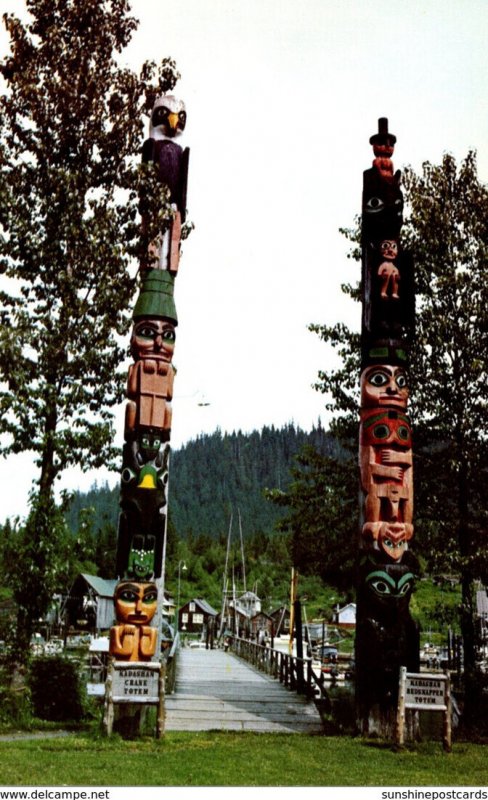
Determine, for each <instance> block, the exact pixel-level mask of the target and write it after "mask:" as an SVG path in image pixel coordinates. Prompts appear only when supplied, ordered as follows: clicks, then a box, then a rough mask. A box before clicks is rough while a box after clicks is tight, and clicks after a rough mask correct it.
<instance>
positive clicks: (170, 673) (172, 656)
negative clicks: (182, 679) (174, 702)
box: [165, 632, 180, 694]
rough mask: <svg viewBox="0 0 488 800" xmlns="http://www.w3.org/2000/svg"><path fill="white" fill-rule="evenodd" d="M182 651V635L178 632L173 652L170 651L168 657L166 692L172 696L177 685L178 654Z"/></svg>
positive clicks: (172, 646)
mask: <svg viewBox="0 0 488 800" xmlns="http://www.w3.org/2000/svg"><path fill="white" fill-rule="evenodd" d="M179 650H180V634H179V633H178V632H176V635H175V638H174V639H173V642H172V645H171V650H170V651H169V653H168V655H167V657H166V681H165V692H166V694H172V692H174V690H175V684H176V669H177V666H178V653H179Z"/></svg>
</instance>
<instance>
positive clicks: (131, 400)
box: [125, 358, 174, 441]
mask: <svg viewBox="0 0 488 800" xmlns="http://www.w3.org/2000/svg"><path fill="white" fill-rule="evenodd" d="M173 381H174V370H173V367H172V366H171V364H168V363H166V362H165V361H161V360H159V359H152V358H145V359H143V360H141V361H136V363H135V364H132V365H131V366H130V367H129V375H128V379H127V397H128V402H127V406H126V415H125V438H126V439H128V438H129V437H130V435H131V433H133V432H134V431H135V430H141V429H142V428H157V429H158V430H160V431H161V436H162V438H163V440H164V441H168V439H169V437H170V433H171V416H172V409H171V400H172V398H173Z"/></svg>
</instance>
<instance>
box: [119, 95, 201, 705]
mask: <svg viewBox="0 0 488 800" xmlns="http://www.w3.org/2000/svg"><path fill="white" fill-rule="evenodd" d="M185 123H186V111H185V107H184V104H183V103H182V102H181V101H180V100H177V99H176V98H175V97H173V96H172V95H163V96H161V97H159V98H157V100H156V102H155V104H154V108H153V111H152V114H151V120H150V127H149V139H147V140H146V142H145V143H144V146H143V155H142V158H143V162H145V163H148V162H151V163H153V164H155V167H156V169H157V175H158V178H159V180H160V181H161V183H163V184H165V186H166V187H167V189H168V190H169V197H170V202H171V207H172V212H173V218H172V220H170V221H168V223H167V229H165V230H162V231H161V232H160V233H159V234H158V235H157V236H156V238H155V239H153V240H151V241H149V240H148V236H147V230H148V228H149V225H148V218H147V211H146V209H147V206H148V204H147V203H145V202H144V197H141V203H140V208H141V216H142V237H143V242H144V255H143V257H142V261H141V268H140V290H139V296H138V299H137V302H136V304H135V307H134V313H133V328H132V335H131V340H130V352H131V356H132V358H133V359H134V363H133V364H131V366H130V368H129V373H128V379H127V405H126V415H125V429H124V440H125V441H124V447H123V454H122V473H121V490H120V507H121V512H120V517H119V530H118V541H117V562H116V573H117V578H118V579H119V581H120V582H119V583H118V584H117V586H116V589H115V596H114V600H115V613H116V624H115V625H114V627H113V628H112V629H111V635H110V655H111V656H112V658H113V660H114V661H115V662H116V664H117V662H127V663H129V662H130V664H131V668H132V672H131V674H133V669H134V667H135V665H136V664H137V663H139V664H142V665H144V662H146V665H147V664H148V662H155V663H158V662H160V661H161V656H160V627H161V613H162V602H163V598H164V594H163V591H164V560H165V549H166V523H167V505H168V496H167V492H168V476H169V449H170V447H169V439H170V433H171V413H172V410H171V400H172V397H173V380H174V368H173V365H172V359H173V352H174V348H175V330H176V326H177V324H178V319H177V315H176V307H175V303H174V297H173V295H174V283H175V276H176V274H177V271H178V264H179V258H180V242H181V232H182V222H184V220H185V213H186V207H185V206H186V185H187V174H188V158H189V150H188V148H186V149H185V150H183V149H182V147H181V146H180V145H179V144H178V143H177V142H176V141H175V139H176V138H177V137H179V136H180V134H181V133H182V131H183V130H184V128H185ZM151 622H153V624H152V625H151ZM119 666H121V664H119ZM128 702H130V700H129V701H128Z"/></svg>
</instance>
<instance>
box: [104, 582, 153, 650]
mask: <svg viewBox="0 0 488 800" xmlns="http://www.w3.org/2000/svg"><path fill="white" fill-rule="evenodd" d="M157 602H158V591H157V587H156V585H155V584H154V583H135V582H132V581H121V582H120V583H119V584H117V586H116V588H115V594H114V603H115V616H116V619H117V624H116V625H114V626H113V627H112V628H111V629H110V653H111V655H113V656H114V658H115V659H117V660H119V661H149V660H150V659H151V657H152V656H153V655H154V654H155V652H156V641H157V631H156V628H151V626H150V624H149V623H150V622H151V620H152V618H153V617H154V615H155V613H156V609H157Z"/></svg>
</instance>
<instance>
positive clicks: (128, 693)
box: [104, 660, 165, 739]
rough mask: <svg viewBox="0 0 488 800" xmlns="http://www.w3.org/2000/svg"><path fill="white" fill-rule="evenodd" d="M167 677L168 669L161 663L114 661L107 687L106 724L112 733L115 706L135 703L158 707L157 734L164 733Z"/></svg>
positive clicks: (109, 733)
mask: <svg viewBox="0 0 488 800" xmlns="http://www.w3.org/2000/svg"><path fill="white" fill-rule="evenodd" d="M164 677H165V668H164V665H163V664H160V663H158V662H140V663H138V662H134V661H114V660H113V661H112V663H111V664H110V666H109V670H108V675H107V682H106V690H105V717H104V726H105V731H106V733H107V735H108V736H110V735H111V733H112V729H113V721H114V705H117V704H127V703H136V704H138V705H152V706H157V708H158V714H157V726H156V736H157V738H158V739H161V737H162V736H163V735H164Z"/></svg>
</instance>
